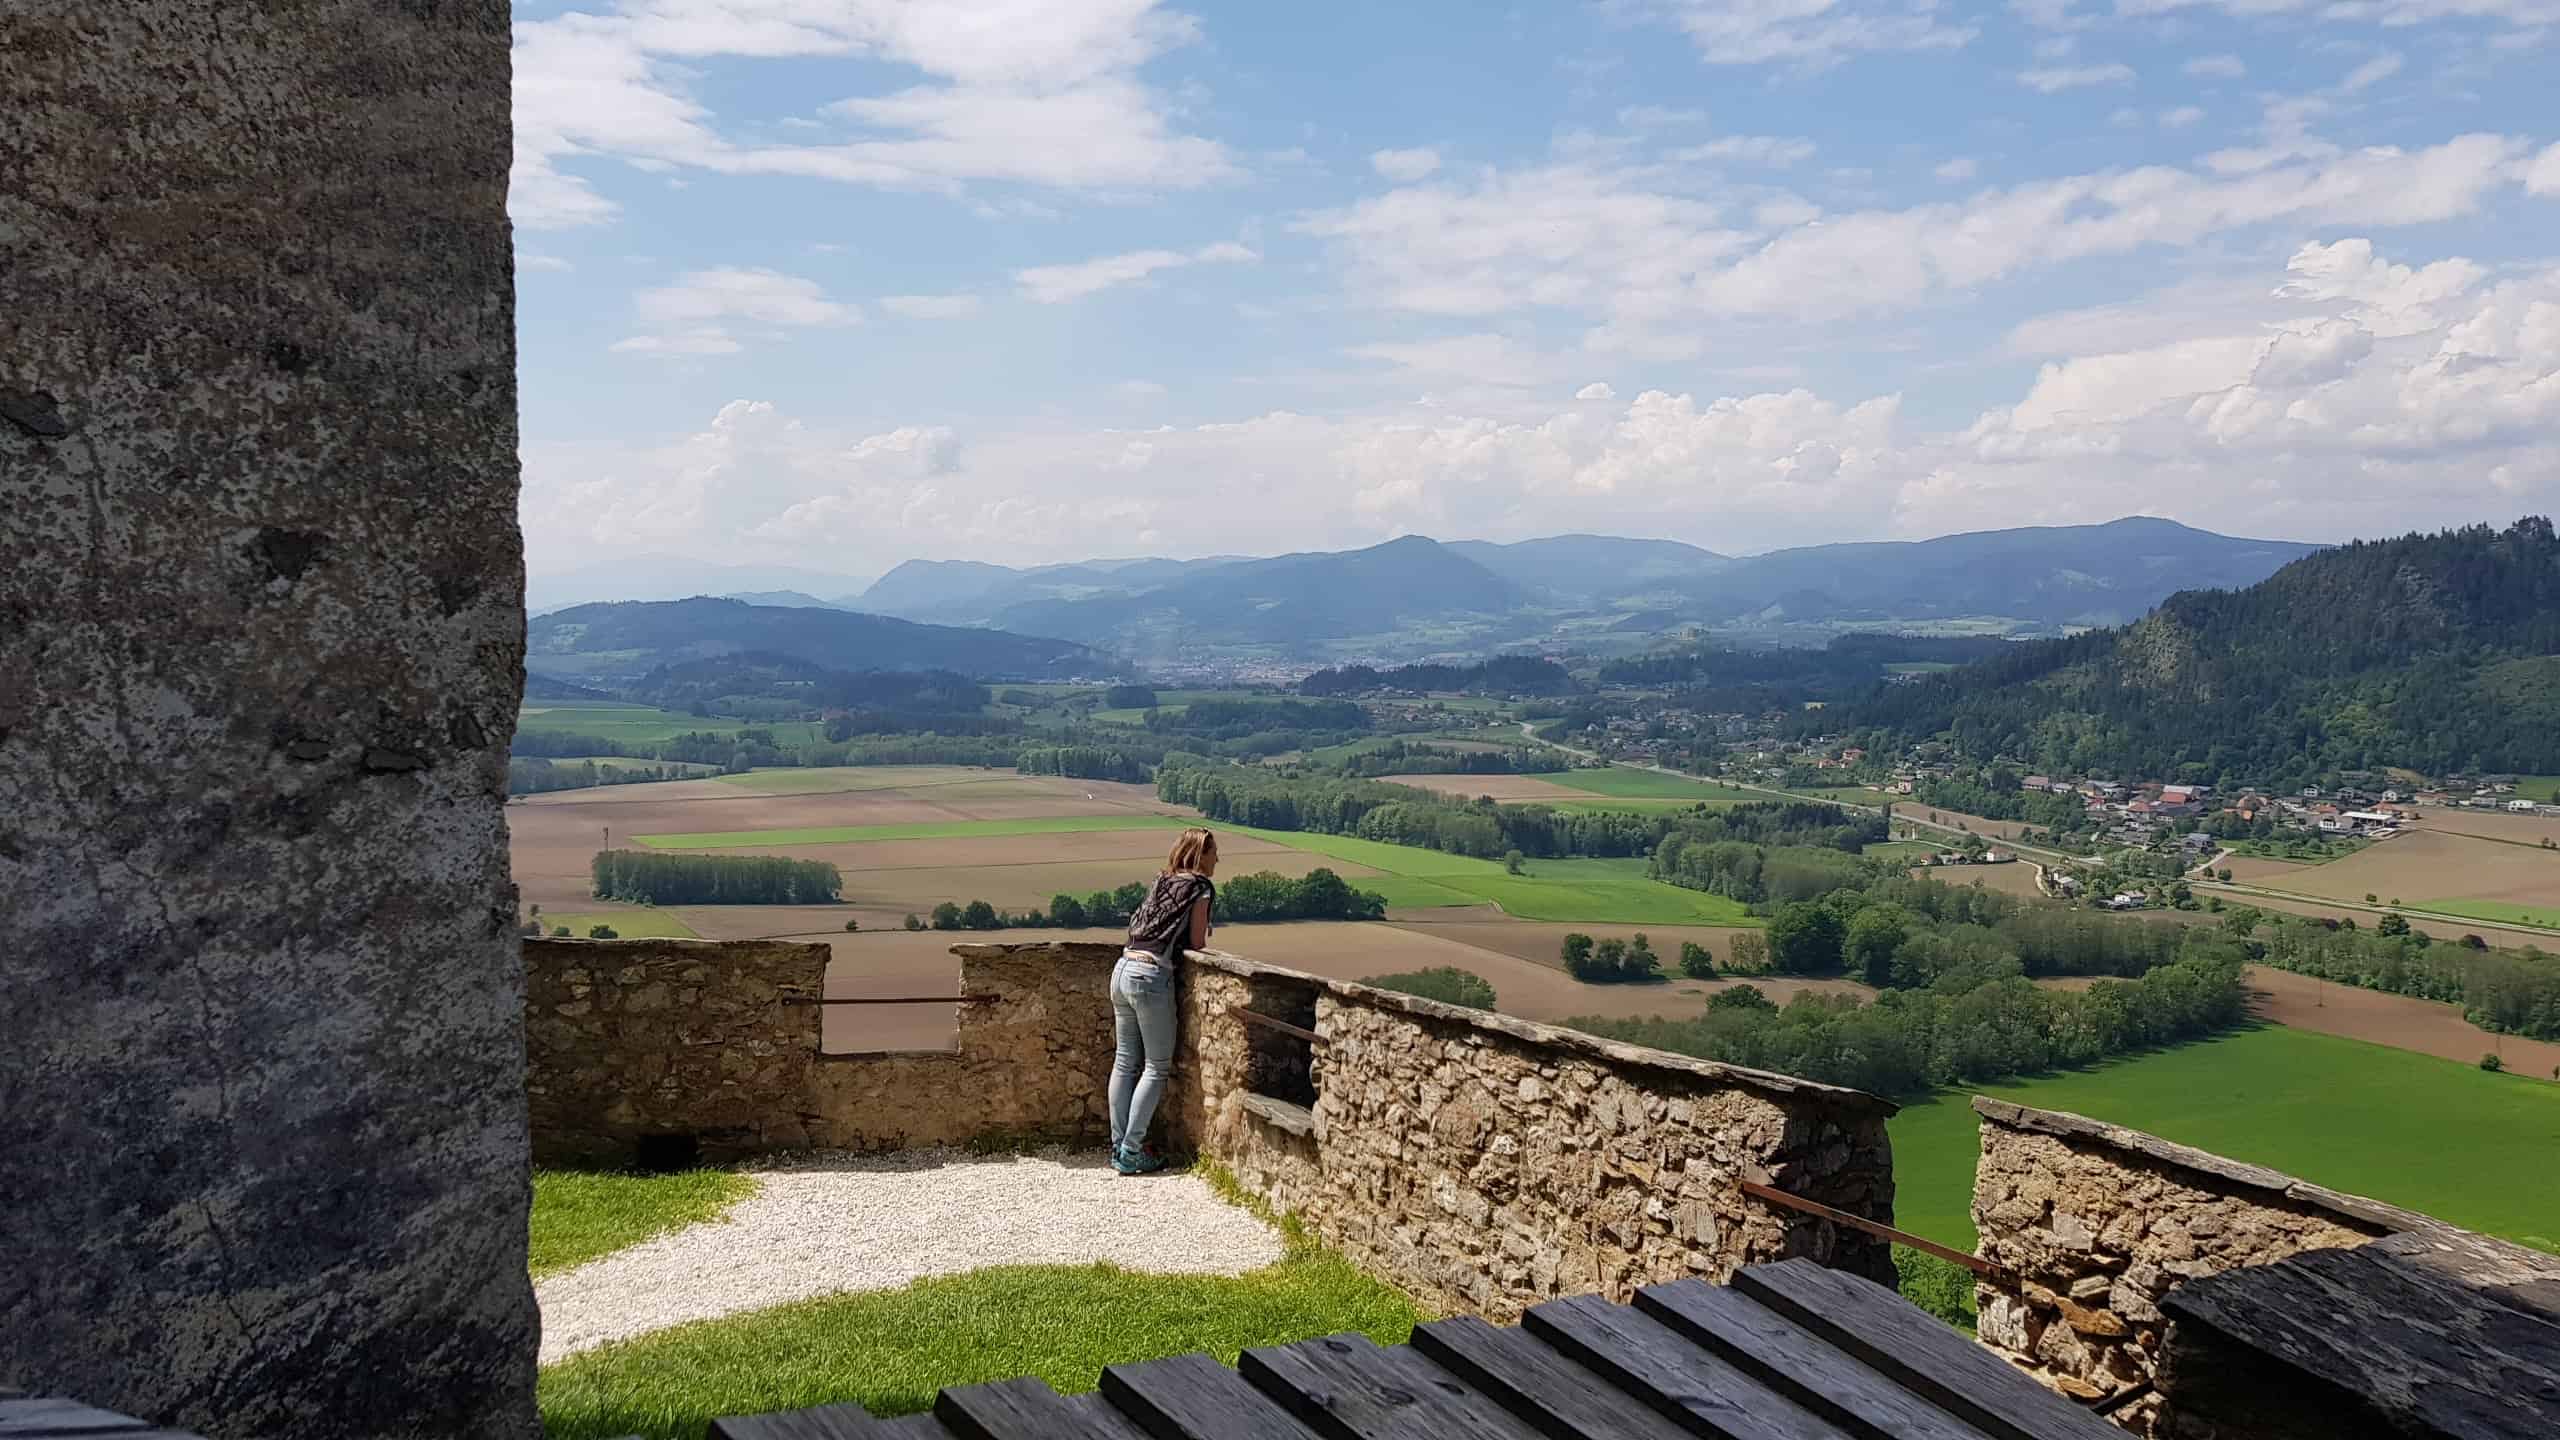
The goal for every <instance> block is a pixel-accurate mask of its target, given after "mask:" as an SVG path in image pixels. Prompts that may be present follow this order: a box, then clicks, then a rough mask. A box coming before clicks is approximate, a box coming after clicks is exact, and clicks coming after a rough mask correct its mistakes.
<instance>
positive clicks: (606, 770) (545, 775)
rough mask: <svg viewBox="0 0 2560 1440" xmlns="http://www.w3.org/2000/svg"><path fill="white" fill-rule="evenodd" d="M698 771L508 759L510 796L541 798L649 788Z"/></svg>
mask: <svg viewBox="0 0 2560 1440" xmlns="http://www.w3.org/2000/svg"><path fill="white" fill-rule="evenodd" d="M692 773H694V772H692V771H691V770H688V769H686V768H685V767H683V766H681V765H598V764H597V763H596V762H594V761H593V760H582V761H580V762H578V763H577V764H575V765H562V764H558V763H556V762H554V761H550V760H538V759H529V758H526V757H523V756H514V755H511V756H508V757H507V793H508V794H510V795H540V794H544V793H546V792H548V791H552V790H591V789H594V788H595V787H596V786H599V785H646V784H649V783H651V782H653V781H658V780H682V779H684V778H685V777H686V776H687V775H690V774H692Z"/></svg>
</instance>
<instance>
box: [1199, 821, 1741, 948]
mask: <svg viewBox="0 0 2560 1440" xmlns="http://www.w3.org/2000/svg"><path fill="white" fill-rule="evenodd" d="M1225 828H1227V829H1230V830H1240V831H1242V832H1243V833H1244V834H1247V835H1253V836H1257V837H1259V838H1261V839H1264V840H1269V841H1271V842H1273V843H1274V844H1279V845H1286V846H1288V847H1290V848H1291V849H1293V850H1305V851H1309V852H1312V853H1314V854H1318V855H1328V856H1331V857H1332V858H1334V859H1336V860H1347V861H1349V862H1351V863H1352V864H1354V865H1366V866H1368V867H1369V868H1370V869H1372V870H1380V871H1384V872H1386V873H1385V874H1384V875H1382V876H1364V877H1362V878H1360V879H1357V880H1354V881H1352V882H1351V883H1352V884H1353V885H1354V886H1356V887H1357V888H1359V889H1362V890H1369V891H1374V892H1376V893H1377V894H1379V895H1382V896H1384V897H1385V898H1386V902H1387V903H1388V904H1389V905H1391V906H1394V907H1396V908H1398V909H1414V910H1422V909H1432V908H1436V907H1439V906H1445V905H1482V904H1484V903H1486V902H1487V901H1491V902H1492V903H1494V904H1496V905H1499V906H1501V907H1502V909H1503V913H1505V914H1508V915H1512V916H1515V917H1517V918H1519V919H1522V920H1554V921H1562V922H1566V923H1570V924H1577V925H1607V924H1627V925H1757V924H1759V923H1760V922H1759V921H1757V920H1755V919H1753V918H1752V917H1751V914H1750V912H1749V911H1747V910H1745V909H1744V908H1743V906H1742V904H1741V902H1739V901H1735V900H1728V899H1726V898H1724V897H1723V896H1721V895H1709V894H1707V893H1705V892H1704V891H1700V890H1683V889H1681V888H1680V887H1679V886H1677V885H1665V884H1663V883H1662V882H1661V881H1659V880H1652V879H1648V878H1646V876H1645V867H1646V862H1645V861H1643V860H1640V859H1630V860H1532V861H1529V862H1528V871H1529V873H1528V874H1526V875H1512V874H1508V873H1506V872H1505V871H1504V870H1503V868H1502V866H1501V865H1500V864H1499V863H1497V862H1495V861H1491V860H1478V859H1475V858H1473V857H1471V856H1466V855H1444V854H1442V853H1441V852H1439V851H1437V850H1424V849H1420V848H1418V847H1416V846H1411V845H1389V844H1385V843H1383V842H1381V841H1377V840H1359V839H1354V838H1352V837H1351V836H1348V835H1319V834H1316V833H1315V832H1313V831H1307V830H1255V829H1250V828H1247V827H1244V826H1238V825H1230V826H1227V827H1225Z"/></svg>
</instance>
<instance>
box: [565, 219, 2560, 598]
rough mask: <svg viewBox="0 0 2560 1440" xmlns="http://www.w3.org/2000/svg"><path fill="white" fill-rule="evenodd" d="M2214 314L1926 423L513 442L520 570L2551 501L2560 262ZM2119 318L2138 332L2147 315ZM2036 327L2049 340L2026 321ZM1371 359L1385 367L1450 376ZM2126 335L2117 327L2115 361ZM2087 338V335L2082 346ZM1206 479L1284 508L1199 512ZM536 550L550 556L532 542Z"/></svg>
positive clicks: (735, 415) (1372, 426) (1680, 401)
mask: <svg viewBox="0 0 2560 1440" xmlns="http://www.w3.org/2000/svg"><path fill="white" fill-rule="evenodd" d="M2244 289H2246V290H2248V291H2249V292H2251V293H2254V295H2255V296H2256V299H2255V300H2254V301H2249V300H2246V299H2245V298H2244V300H2243V302H2242V303H2240V304H2237V305H2233V304H2229V303H2224V300H2223V299H2221V298H2218V297H2216V296H2215V295H2212V294H2208V293H2205V292H2204V291H2201V290H2199V291H2194V292H2192V293H2178V294H2171V295H2169V296H2167V297H2165V303H2163V299H2162V297H2153V298H2151V299H2148V300H2146V301H2143V302H2139V303H2133V304H2128V305H2127V306H2125V307H2123V309H2124V315H2125V319H2126V320H2127V321H2128V322H2131V321H2136V320H2142V321H2143V323H2147V324H2149V325H2150V326H2151V327H2152V328H2151V329H2150V330H2149V332H2148V333H2144V334H2135V333H2134V332H2133V331H2131V330H2126V329H2122V328H2120V327H2118V328H2110V327H2109V326H2108V325H2106V324H2093V323H2091V322H2090V321H2089V320H2088V319H2087V318H2086V314H2085V312H2084V317H2083V319H2082V321H2081V322H2080V324H2079V326H2078V329H2079V332H2080V334H2081V337H2082V340H2083V342H2084V348H2080V349H2077V350H2072V351H2066V352H2063V353H2061V354H2059V355H2057V356H2055V357H2054V358H2052V359H2051V360H2049V361H2048V362H2047V363H2045V364H2043V365H2042V366H2040V367H2039V369H2038V371H2037V373H2036V375H2035V377H2034V378H2033V380H2032V381H2031V382H2029V383H2027V384H2026V385H2025V386H2023V387H2021V389H2020V390H2019V391H2018V392H2017V393H2016V396H2015V398H2014V399H2013V400H2010V401H2007V402H2005V403H2001V404H1997V405H1994V406H1992V407H1990V408H1987V409H1984V410H1982V411H1981V412H1980V413H1979V414H1978V415H1977V416H1976V417H1975V418H1974V419H1973V420H1971V422H1970V423H1963V424H1959V425H1956V426H1954V427H1952V428H1949V429H1945V430H1924V429H1920V428H1917V427H1915V426H1914V425H1913V424H1912V423H1911V422H1910V420H1909V418H1908V417H1906V416H1905V415H1904V413H1903V409H1902V406H1901V404H1900V401H1899V399H1898V397H1896V396H1893V395H1890V394H1888V395H1879V396H1874V397H1871V398H1868V399H1865V400H1862V401H1857V402H1855V403H1850V402H1845V401H1842V400H1839V399H1835V398H1832V397H1827V396H1824V395H1821V394H1819V393H1816V392H1815V391H1812V390H1810V389H1806V388H1789V389H1780V390H1770V391H1762V392H1759V393H1746V394H1733V395H1724V396H1714V395H1693V394H1674V393H1669V392H1665V391H1660V390H1648V391H1646V392H1644V393H1642V394H1640V395H1638V396H1636V397H1635V398H1634V399H1632V400H1620V399H1618V398H1617V397H1616V395H1615V392H1614V391H1613V390H1611V389H1610V388H1609V387H1608V386H1607V385H1606V384H1605V383H1595V384H1593V385H1588V386H1585V387H1584V388H1583V389H1582V390H1580V391H1578V392H1576V394H1575V398H1574V399H1573V400H1572V401H1570V402H1564V403H1560V404H1555V405H1551V406H1550V405H1543V404H1541V402H1539V401H1538V400H1536V399H1535V398H1533V397H1532V396H1530V395H1528V394H1524V393H1521V392H1517V391H1512V392H1506V393H1507V394H1508V395H1509V397H1510V403H1511V404H1512V405H1514V406H1516V407H1518V408H1517V409H1516V411H1513V410H1509V409H1504V408H1484V407H1473V406H1441V407H1436V408H1430V409H1418V408H1416V407H1412V406H1398V407H1394V408H1391V409H1386V410H1381V411H1376V412H1366V413H1364V412H1357V411H1355V412H1351V413H1346V414H1342V415H1337V416H1314V415H1306V414H1299V413H1293V412H1289V411H1268V412H1263V413H1259V414H1253V415H1250V416H1249V417H1247V418H1244V419H1239V420H1233V421H1225V422H1219V423H1212V424H1202V425H1192V426H1181V427H1176V426H1159V427H1153V428H1147V429H1142V430H1129V429H1108V428H1063V429H1060V428H1050V429H1042V428H1037V427H1032V428H1017V429H1013V430H1009V431H1003V432H997V433H986V434H972V435H970V436H969V437H968V438H967V443H966V444H965V445H964V444H963V441H962V437H961V436H960V435H958V434H956V433H955V432H953V431H951V430H948V429H937V428H934V427H929V426H914V425H908V426H894V427H890V426H881V425H870V426H863V427H853V428H848V429H846V430H844V431H842V432H830V431H828V430H827V429H825V428H824V427H819V426H813V425H803V424H800V423H796V422H794V421H792V420H791V419H789V418H787V417H785V416H783V415H781V414H780V413H778V412H777V411H776V410H775V408H774V407H773V406H771V405H769V404H764V403H762V402H750V401H740V402H738V403H736V404H732V405H730V406H727V407H725V408H724V409H723V410H722V411H721V413H720V415H719V417H718V418H716V419H715V420H714V421H713V422H712V423H711V424H710V425H709V426H708V427H706V428H704V429H703V430H701V431H699V432H698V433H695V434H692V435H689V436H682V437H678V438H675V439H673V440H671V441H669V442H667V443H665V444H663V445H658V446H650V445H640V446H634V447H610V446H608V447H584V446H582V447H544V446H531V447H528V450H527V454H526V498H525V518H526V529H527V534H528V535H529V536H531V537H534V543H535V544H536V545H537V547H550V551H551V552H552V553H551V554H548V555H546V554H539V553H538V554H537V568H544V567H551V568H557V567H558V566H561V565H564V564H566V563H568V558H567V557H569V556H571V555H576V556H578V557H580V558H582V559H583V558H592V556H593V555H594V554H597V553H604V554H613V553H639V552H642V551H645V550H646V549H647V548H649V547H650V546H652V545H664V544H667V543H671V542H675V541H683V542H685V543H686V544H687V546H688V549H689V551H691V552H693V553H702V554H704V555H705V556H706V558H708V557H711V556H715V555H718V556H722V557H724V558H736V559H751V558H756V557H757V556H759V555H771V556H774V557H775V558H784V557H785V556H787V555H788V554H789V553H790V552H792V551H793V550H794V549H797V550H799V551H801V552H805V550H806V549H807V547H809V546H811V545H825V546H828V547H831V548H834V549H837V550H840V551H842V552H844V553H845V554H846V556H847V557H848V558H852V557H856V556H858V557H859V558H861V559H863V560H865V561H870V562H875V563H887V562H891V561H894V560H897V559H901V558H905V557H907V556H909V555H917V554H925V555H968V554H986V553H992V552H994V551H998V550H1001V551H1003V552H1005V553H1006V554H1008V555H1010V556H1013V557H1014V558H1016V559H1022V560H1038V559H1066V558H1073V557H1076V556H1080V555H1087V554H1094V553H1106V552H1119V551H1125V550H1126V548H1127V547H1128V546H1129V545H1130V544H1131V543H1133V541H1137V542H1139V543H1144V544H1145V545H1147V546H1148V547H1149V548H1150V549H1155V550H1160V551H1164V552H1168V553H1178V554H1179V553H1193V554H1197V553H1209V552H1213V551H1220V550H1227V551H1233V550H1238V549H1245V550H1252V551H1256V552H1261V553H1271V552H1276V551H1281V550H1288V549H1299V548H1310V547H1319V546H1338V545H1352V544H1362V543H1370V542H1374V541H1376V540H1380V539H1385V538H1387V537H1389V536H1392V535H1394V534H1397V533H1401V532H1405V531H1422V532H1425V533H1433V532H1439V533H1448V532H1452V531H1457V530H1461V529H1463V530H1465V531H1467V532H1469V533H1477V534H1489V535H1493V536H1496V537H1497V538H1512V537H1518V536H1523V535H1530V534H1553V533H1558V532H1561V531H1568V530H1590V529H1607V530H1618V531H1628V532H1634V533H1652V534H1672V535H1680V536H1683V537H1684V538H1691V539H1696V540H1700V541H1702V542H1706V541H1721V542H1723V543H1724V544H1725V545H1726V546H1727V547H1728V548H1736V549H1746V548H1754V547H1756V546H1759V545H1768V544H1784V543H1801V542H1805V541H1809V540H1814V539H1836V538H1839V533H1840V531H1839V524H1838V522H1837V521H1836V519H1835V518H1833V517H1836V516H1838V515H1841V514H1858V515H1862V516H1868V517H1871V519H1872V526H1873V530H1872V531H1871V533H1873V532H1883V533H1891V534H1904V535H1909V534H1936V533H1944V532H1947V531H1950V530H1958V529H1967V528H1978V527H1984V526H1998V525H2015V524H2035V523H2072V522H2081V521H2088V520H2096V519H2105V518H2109V517H2110V516H2112V515H2113V514H2115V513H2117V512H2118V511H2120V510H2121V509H2122V508H2123V503H2122V496H2123V495H2125V494H2127V493H2138V494H2140V495H2142V496H2143V498H2144V502H2145V504H2144V508H2146V509H2150V510H2155V511H2159V512H2163V513H2170V514H2175V515H2177V516H2179V517H2180V518H2181V519H2184V520H2188V521H2190V522H2191V523H2196V524H2202V525H2208V526H2211V527H2213V528H2216V529H2221V530H2226V531H2232V532H2237V533H2255V534H2296V535H2304V536H2308V537H2312V538H2327V537H2336V536H2341V535H2343V534H2347V533H2358V532H2361V533H2367V534H2370V533H2377V532H2386V531H2396V530H2399V529H2405V528H2407V527H2408V526H2409V525H2410V524H2413V523H2429V524H2432V523H2447V522H2454V521H2467V520H2476V519H2479V518H2481V517H2483V516H2487V515H2497V514H2500V513H2502V512H2503V513H2507V514H2512V513H2515V510H2516V509H2517V508H2518V507H2522V506H2546V507H2547V506H2548V505H2550V504H2552V503H2554V502H2555V501H2560V264H2555V263H2548V262H2546V263H2544V264H2543V265H2541V266H2540V267H2539V268H2535V269H2510V270H2508V271H2507V272H2504V273H2503V274H2502V275H2501V276H2499V277H2497V278H2495V279H2494V280H2493V279H2492V278H2491V277H2490V276H2489V275H2488V274H2487V273H2486V272H2485V271H2484V270H2483V269H2482V267H2480V266H2477V265H2475V264H2473V263H2471V262H2469V261H2467V260H2462V259H2458V258H2442V259H2436V260H2434V261H2432V262H2431V263H2424V264H2411V263H2395V262H2393V261H2390V260H2387V259H2384V258H2381V257H2379V256H2377V255H2376V254H2375V253H2374V250H2373V247H2372V245H2371V244H2370V242H2369V241H2367V240H2365V239H2363V238H2361V237H2351V238H2349V239H2345V240H2340V241H2336V242H2330V243H2327V244H2322V245H2313V246H2305V247H2303V249H2302V250H2301V252H2300V253H2298V254H2296V255H2295V256H2294V257H2293V260H2292V261H2291V262H2290V263H2289V264H2288V266H2287V268H2286V272H2285V274H2284V276H2283V277H2281V284H2279V283H2278V282H2277V281H2276V280H2275V279H2272V278H2269V277H2265V276H2261V277H2260V278H2259V279H2258V280H2256V281H2255V282H2254V284H2253V285H2250V286H2246V287H2244ZM2146 315H2147V316H2148V318H2147V319H2144V317H2145V316H2146ZM2054 328H2055V335H2056V337H2057V338H2067V337H2068V336H2069V335H2070V334H2071V333H2072V328H2073V327H2069V326H2056V327H2054ZM1482 338H1486V337H1454V340H1453V342H1451V343H1449V344H1446V345H1443V346H1441V347H1440V348H1438V349H1436V350H1429V351H1423V350H1418V349H1416V350H1399V351H1394V352H1392V353H1391V352H1390V347H1388V346H1385V345H1381V346H1377V347H1371V348H1372V349H1373V351H1374V353H1375V354H1376V355H1377V356H1378V357H1379V358H1384V359H1389V360H1391V361H1392V362H1393V363H1397V364H1400V365H1403V364H1408V363H1424V364H1433V365H1440V366H1442V367H1444V368H1450V369H1459V368H1470V369H1482V368H1483V366H1482V365H1481V364H1478V363H1476V362H1479V361H1481V360H1483V359H1484V358H1485V357H1487V356H1491V357H1494V358H1495V359H1496V360H1500V359H1502V357H1504V355H1505V354H1506V353H1507V352H1506V351H1505V350H1504V349H1503V347H1502V344H1501V343H1500V339H1501V337H1490V338H1491V339H1492V340H1493V341H1495V342H1496V343H1495V344H1493V345H1491V346H1485V347H1481V348H1480V349H1479V350H1478V351H1477V353H1475V354H1474V356H1473V357H1472V359H1471V358H1470V356H1469V354H1468V352H1467V351H1466V349H1465V348H1464V347H1462V346H1460V345H1458V344H1457V343H1455V342H1456V341H1473V340H1477V339H1482ZM2123 340H2130V341H2132V342H2133V343H2129V344H2119V342H2120V341H2123ZM2091 342H2094V344H2095V345H2096V346H2101V347H2109V348H2089V345H2090V343H2091ZM1204 474H1210V475H1218V476H1220V477H1222V478H1223V480H1224V482H1225V483H1228V484H1230V485H1232V486H1235V487H1237V488H1239V489H1241V490H1242V491H1244V492H1246V493H1270V494H1275V495H1285V496H1287V497H1288V501H1289V503H1287V504H1284V505H1277V506H1268V507H1259V508H1255V509H1253V510H1252V511H1251V512H1250V513H1241V512H1238V511H1236V510H1235V509H1234V507H1219V506H1202V505H1199V504H1198V503H1197V496H1196V484H1197V477H1199V476H1201V475H1204ZM554 555H556V557H557V558H553V556H554Z"/></svg>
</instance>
